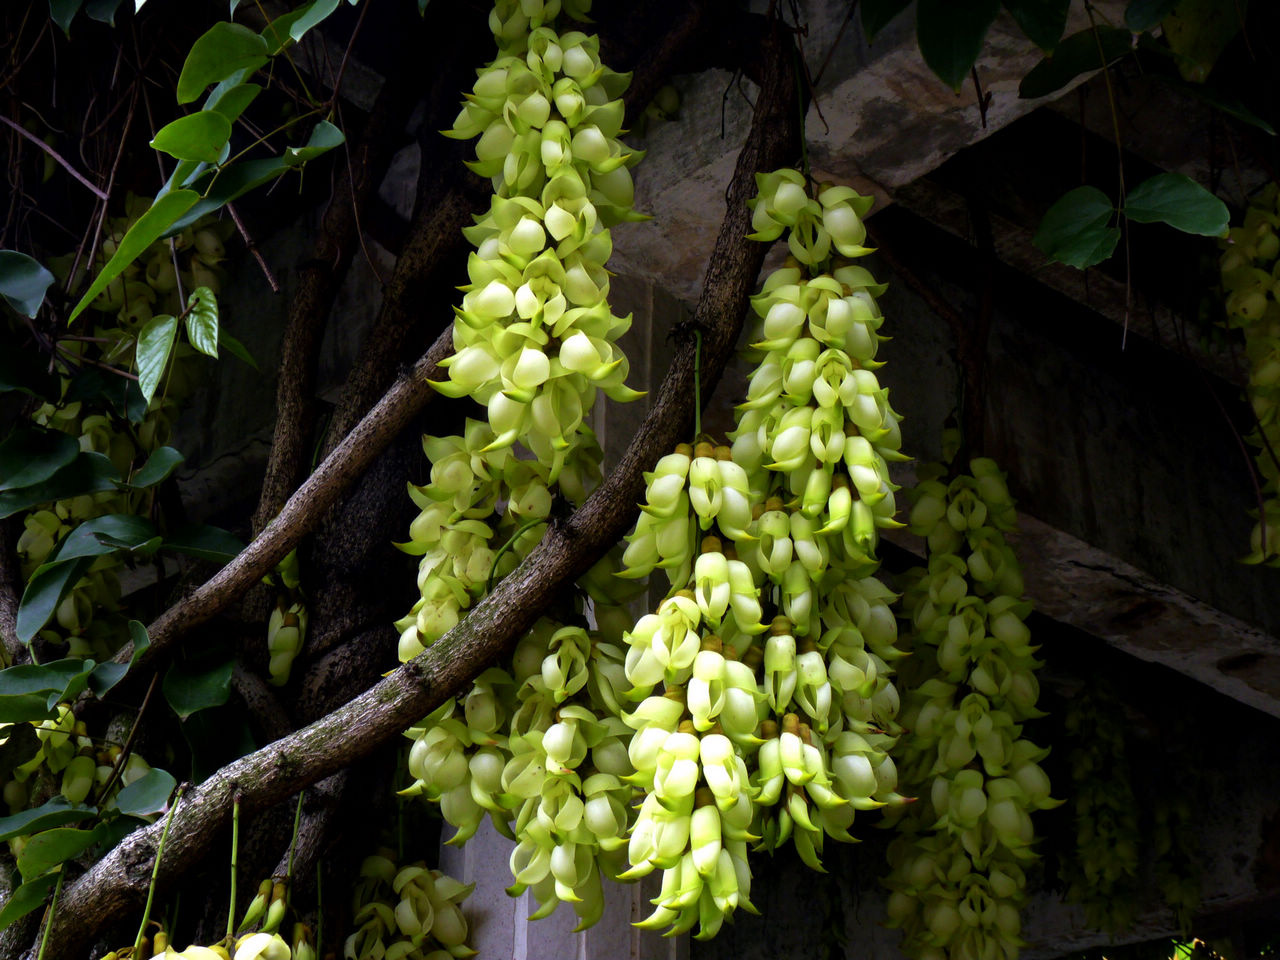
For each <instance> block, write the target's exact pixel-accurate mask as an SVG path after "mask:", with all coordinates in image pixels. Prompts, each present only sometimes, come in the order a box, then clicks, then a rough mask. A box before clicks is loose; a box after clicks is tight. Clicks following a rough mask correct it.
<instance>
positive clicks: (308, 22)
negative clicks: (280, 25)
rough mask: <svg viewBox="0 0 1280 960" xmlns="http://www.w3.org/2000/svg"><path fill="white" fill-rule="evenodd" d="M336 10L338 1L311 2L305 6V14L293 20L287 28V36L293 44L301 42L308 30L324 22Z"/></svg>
mask: <svg viewBox="0 0 1280 960" xmlns="http://www.w3.org/2000/svg"><path fill="white" fill-rule="evenodd" d="M337 9H338V0H312V2H311V3H310V4H308V5H307V9H306V13H304V14H303V15H302V16H301V17H299V18H298V19H297V20H295V21H294V22H293V23H292V24H291V25H290V27H289V36H290V37H292V38H293V42H294V43H297V42H298V41H299V40H301V39H302V38H303V37H304V36H306V33H307V31H308V30H310V29H311V28H312V27H314V26H315V25H316V24H318V23H320V22H321V21H322V20H324V19H325V18H326V17H327V16H329V14H331V13H333V11H335V10H337Z"/></svg>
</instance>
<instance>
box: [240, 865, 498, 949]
mask: <svg viewBox="0 0 1280 960" xmlns="http://www.w3.org/2000/svg"><path fill="white" fill-rule="evenodd" d="M474 887H475V884H462V883H459V882H458V881H457V880H454V879H453V878H452V877H449V876H446V875H445V874H443V873H441V872H440V871H439V870H428V869H427V868H426V867H425V866H424V865H423V864H421V863H414V864H410V865H409V866H407V867H401V868H397V866H396V862H395V859H394V858H393V856H392V855H391V852H390V851H385V850H384V851H380V852H378V853H375V854H373V855H372V856H369V857H365V859H364V862H363V863H362V864H361V865H360V879H359V880H358V881H357V882H356V884H355V887H354V889H353V890H352V895H351V916H352V921H353V925H354V927H355V931H354V932H353V933H352V934H351V935H350V936H349V937H347V939H346V942H345V943H344V944H343V947H342V956H343V958H344V960H382V958H388V960H452V958H454V957H474V956H475V955H476V952H475V951H474V950H472V949H471V948H470V947H468V946H467V943H466V941H467V921H466V918H465V917H464V916H463V915H462V911H461V910H460V909H459V908H458V904H459V903H461V902H462V900H463V899H464V898H465V897H467V896H468V895H469V894H470V893H471V891H472V889H474ZM238 956H239V954H237V957H238ZM295 960H297V955H296V954H295Z"/></svg>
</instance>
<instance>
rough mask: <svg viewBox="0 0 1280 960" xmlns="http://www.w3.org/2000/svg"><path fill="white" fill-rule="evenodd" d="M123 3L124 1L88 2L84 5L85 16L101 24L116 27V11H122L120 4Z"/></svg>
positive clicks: (99, 0)
mask: <svg viewBox="0 0 1280 960" xmlns="http://www.w3.org/2000/svg"><path fill="white" fill-rule="evenodd" d="M123 2H124V0H88V2H86V3H85V5H84V12H85V16H87V17H88V18H89V19H90V20H97V21H98V22H99V23H105V24H108V25H109V26H112V27H114V26H115V25H116V11H117V10H119V9H120V4H122V3H123Z"/></svg>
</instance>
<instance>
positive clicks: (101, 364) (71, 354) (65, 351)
mask: <svg viewBox="0 0 1280 960" xmlns="http://www.w3.org/2000/svg"><path fill="white" fill-rule="evenodd" d="M63 339H64V340H66V339H71V338H69V337H64V338H63ZM57 348H58V352H59V353H61V354H62V355H63V356H64V357H67V358H69V359H71V360H76V361H79V362H80V363H87V364H89V365H90V366H94V367H99V368H101V369H103V370H108V371H110V372H111V373H114V374H115V375H116V376H118V377H124V378H125V379H126V380H137V379H138V375H137V374H136V373H130V372H129V371H128V370H121V369H120V368H119V367H113V366H112V365H111V364H109V363H104V362H103V361H101V360H95V359H94V358H93V357H84V356H81V355H80V354H78V353H75V352H74V351H72V350H68V349H67V348H66V347H64V346H63V345H62V344H61V343H59V344H57Z"/></svg>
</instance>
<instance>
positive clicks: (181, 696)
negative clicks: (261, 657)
mask: <svg viewBox="0 0 1280 960" xmlns="http://www.w3.org/2000/svg"><path fill="white" fill-rule="evenodd" d="M234 662H235V661H233V660H225V661H222V662H219V663H215V664H213V665H212V666H209V665H208V664H192V663H175V664H173V665H172V666H171V667H169V669H168V671H167V672H166V673H165V675H164V682H163V683H161V685H160V689H161V691H162V692H163V693H164V698H165V700H166V701H168V704H169V706H170V707H172V708H173V712H174V713H176V714H177V715H178V716H179V717H180V718H181V719H183V720H185V719H186V718H187V717H189V716H191V714H193V713H195V712H196V711H197V710H204V709H205V708H206V707H217V706H221V705H222V704H224V703H226V702H227V698H228V697H229V696H231V668H232V666H233V664H234Z"/></svg>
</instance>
